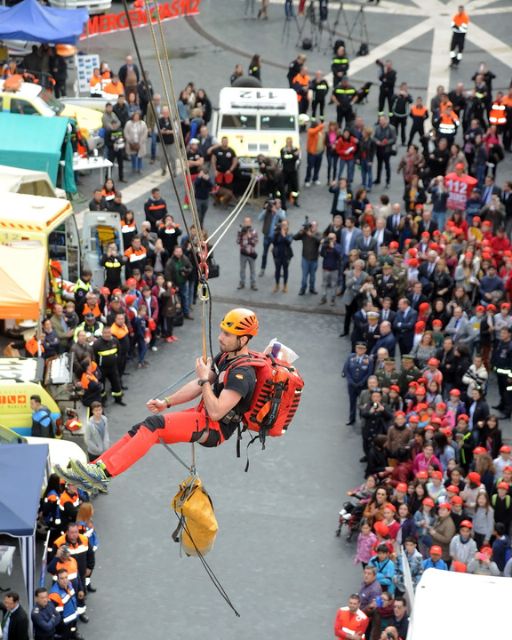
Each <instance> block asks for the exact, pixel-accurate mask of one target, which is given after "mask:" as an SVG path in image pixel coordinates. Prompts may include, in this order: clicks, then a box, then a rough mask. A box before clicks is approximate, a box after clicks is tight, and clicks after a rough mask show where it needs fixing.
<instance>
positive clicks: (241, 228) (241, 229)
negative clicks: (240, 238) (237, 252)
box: [240, 225, 251, 233]
mask: <svg viewBox="0 0 512 640" xmlns="http://www.w3.org/2000/svg"><path fill="white" fill-rule="evenodd" d="M250 228H251V227H243V226H242V225H240V233H247V232H248V231H249V229H250Z"/></svg>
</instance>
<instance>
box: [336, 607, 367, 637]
mask: <svg viewBox="0 0 512 640" xmlns="http://www.w3.org/2000/svg"><path fill="white" fill-rule="evenodd" d="M369 622H370V621H369V619H368V617H367V616H366V614H364V613H363V612H362V611H361V609H358V610H357V611H356V612H355V613H351V611H350V610H349V608H348V607H341V609H338V613H337V614H336V619H335V621H334V635H335V636H336V638H352V637H353V636H352V634H351V633H350V631H353V632H355V633H358V634H359V635H360V636H362V637H363V638H365V637H366V636H365V635H364V632H365V631H366V628H367V627H368V623H369ZM347 631H348V633H347Z"/></svg>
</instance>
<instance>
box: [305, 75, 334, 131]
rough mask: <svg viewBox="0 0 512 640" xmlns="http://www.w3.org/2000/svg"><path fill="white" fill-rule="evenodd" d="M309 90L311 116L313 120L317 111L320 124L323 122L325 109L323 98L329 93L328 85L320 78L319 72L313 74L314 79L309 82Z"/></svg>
mask: <svg viewBox="0 0 512 640" xmlns="http://www.w3.org/2000/svg"><path fill="white" fill-rule="evenodd" d="M310 88H311V90H312V91H313V103H312V106H311V108H312V112H311V115H312V117H313V118H316V110H317V108H318V109H319V113H320V117H319V120H320V121H321V122H323V121H324V108H325V96H326V95H327V93H328V92H329V84H328V83H327V80H325V78H324V77H323V76H322V72H321V71H316V72H315V77H314V79H313V80H312V81H311V85H310Z"/></svg>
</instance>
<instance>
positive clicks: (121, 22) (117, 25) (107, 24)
mask: <svg viewBox="0 0 512 640" xmlns="http://www.w3.org/2000/svg"><path fill="white" fill-rule="evenodd" d="M200 4H201V0H169V2H161V3H160V4H158V5H156V6H153V7H152V8H151V10H150V14H151V22H157V20H158V17H160V20H161V21H162V22H165V21H167V20H174V19H176V18H182V17H184V16H196V15H198V14H199V5H200ZM128 14H129V15H130V19H131V21H132V24H133V26H134V28H137V27H145V26H147V24H148V15H147V13H146V9H144V8H142V9H130V10H129V11H128ZM128 28H129V27H128V18H127V16H126V13H125V12H124V11H121V12H119V13H106V14H103V15H97V16H91V17H90V18H89V21H88V22H87V27H86V31H85V32H84V33H83V34H82V35H81V36H80V40H85V39H86V38H92V37H94V36H103V35H105V34H107V33H115V32H118V31H126V30H127V29H128Z"/></svg>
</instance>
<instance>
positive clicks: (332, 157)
mask: <svg viewBox="0 0 512 640" xmlns="http://www.w3.org/2000/svg"><path fill="white" fill-rule="evenodd" d="M325 155H326V157H327V181H328V182H330V181H331V180H336V168H337V166H338V158H339V155H338V154H337V153H336V152H335V151H327V152H326V154H325Z"/></svg>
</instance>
